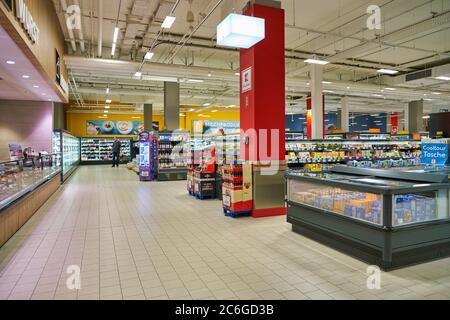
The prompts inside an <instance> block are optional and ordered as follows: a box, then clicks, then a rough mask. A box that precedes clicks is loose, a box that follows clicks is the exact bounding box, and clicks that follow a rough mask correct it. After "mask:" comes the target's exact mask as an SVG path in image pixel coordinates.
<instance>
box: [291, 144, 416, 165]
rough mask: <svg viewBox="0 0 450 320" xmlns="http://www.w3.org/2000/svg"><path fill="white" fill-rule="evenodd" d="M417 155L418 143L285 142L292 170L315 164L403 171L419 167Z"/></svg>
mask: <svg viewBox="0 0 450 320" xmlns="http://www.w3.org/2000/svg"><path fill="white" fill-rule="evenodd" d="M420 155H421V142H420V141H387V140H379V141H372V140H337V141H330V140H313V141H293V140H286V160H287V163H288V165H289V167H291V168H295V167H305V166H308V165H315V164H348V165H351V166H355V167H399V166H400V167H404V166H413V165H417V164H419V163H420Z"/></svg>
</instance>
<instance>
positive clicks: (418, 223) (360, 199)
mask: <svg viewBox="0 0 450 320" xmlns="http://www.w3.org/2000/svg"><path fill="white" fill-rule="evenodd" d="M449 175H450V168H449V167H438V168H428V167H425V166H418V167H413V168H391V169H370V168H367V169H366V168H353V167H347V166H340V165H338V166H335V167H333V168H332V170H331V172H329V173H308V172H301V171H291V172H289V173H288V174H287V182H286V183H287V188H286V190H287V207H288V210H287V211H288V222H289V223H291V224H292V228H293V231H294V232H297V233H299V234H302V235H304V236H307V237H309V238H312V239H314V240H316V241H319V242H322V243H324V244H326V245H329V246H331V247H334V248H336V249H338V250H340V251H343V252H345V253H347V254H349V255H352V256H354V257H357V258H359V259H361V260H364V261H366V262H368V263H371V264H375V265H378V266H379V267H380V268H382V269H383V270H390V269H395V268H400V267H404V266H407V265H411V264H416V263H420V262H425V261H428V260H434V259H439V258H443V257H447V256H450V219H449V218H450V217H449V207H450V203H449V190H450V183H449Z"/></svg>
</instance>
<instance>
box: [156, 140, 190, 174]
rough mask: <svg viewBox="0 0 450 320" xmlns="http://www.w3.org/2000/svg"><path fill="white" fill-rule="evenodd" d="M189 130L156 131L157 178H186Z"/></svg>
mask: <svg viewBox="0 0 450 320" xmlns="http://www.w3.org/2000/svg"><path fill="white" fill-rule="evenodd" d="M189 138H190V135H189V132H187V131H173V132H159V133H158V149H157V150H158V180H159V181H173V180H186V179H187V157H186V153H187V150H188V143H189Z"/></svg>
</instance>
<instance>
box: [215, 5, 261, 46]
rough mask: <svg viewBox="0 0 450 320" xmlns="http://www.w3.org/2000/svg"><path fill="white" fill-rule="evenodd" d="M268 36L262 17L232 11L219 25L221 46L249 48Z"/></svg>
mask: <svg viewBox="0 0 450 320" xmlns="http://www.w3.org/2000/svg"><path fill="white" fill-rule="evenodd" d="M265 36H266V23H265V20H264V19H262V18H256V17H251V16H244V15H240V14H235V13H231V14H230V15H228V17H226V18H225V19H224V20H223V21H222V22H221V23H220V24H219V25H218V26H217V44H218V45H219V46H225V47H233V48H243V49H248V48H251V47H253V46H254V45H255V44H257V43H258V42H260V41H262V40H264V38H265Z"/></svg>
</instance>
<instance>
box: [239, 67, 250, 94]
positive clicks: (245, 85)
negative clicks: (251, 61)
mask: <svg viewBox="0 0 450 320" xmlns="http://www.w3.org/2000/svg"><path fill="white" fill-rule="evenodd" d="M241 81H242V93H244V92H247V91H251V90H252V68H251V67H250V68H248V69H245V70H244V71H242V77H241Z"/></svg>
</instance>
